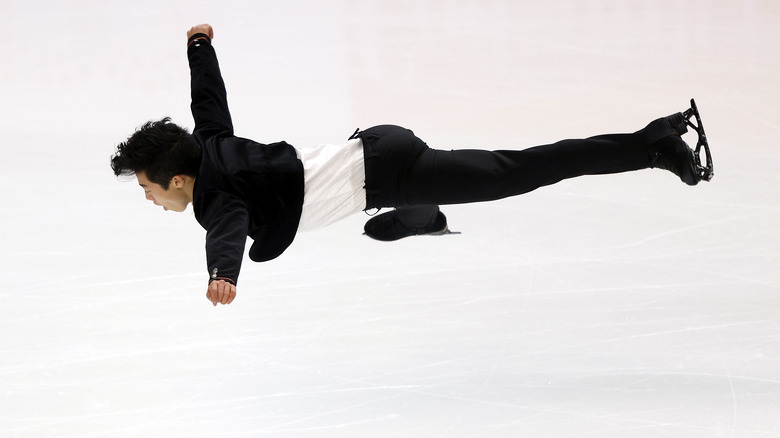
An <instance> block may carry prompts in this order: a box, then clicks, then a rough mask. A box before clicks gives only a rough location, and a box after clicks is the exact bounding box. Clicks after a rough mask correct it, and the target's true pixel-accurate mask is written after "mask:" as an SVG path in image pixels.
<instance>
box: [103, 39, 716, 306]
mask: <svg viewBox="0 0 780 438" xmlns="http://www.w3.org/2000/svg"><path fill="white" fill-rule="evenodd" d="M213 38H214V31H213V29H212V27H211V26H209V25H208V24H203V25H198V26H195V27H193V28H191V29H190V30H189V31H188V32H187V44H188V48H187V55H188V59H189V64H190V72H191V91H192V104H191V109H192V115H193V118H194V120H195V129H194V130H193V132H192V134H189V133H188V132H187V131H186V130H185V129H183V128H181V127H179V126H177V125H175V124H173V123H170V120H169V119H167V118H166V119H163V120H160V121H155V122H148V123H146V124H145V125H143V126H142V127H141V128H139V129H138V130H137V131H136V132H135V133H134V134H133V135H131V136H130V137H129V138H128V140H127V141H126V142H123V143H121V144H119V145H118V146H117V151H116V154H115V155H114V156H113V157H112V160H111V167H112V169H113V170H114V173H115V174H116V175H117V176H119V175H135V176H136V178H137V180H138V183H139V185H140V186H141V187H142V188H143V189H144V192H145V193H146V198H147V199H149V200H150V201H152V202H154V203H155V205H159V206H162V207H163V208H164V209H165V210H172V211H178V212H181V211H184V210H185V209H186V208H187V206H188V205H189V204H192V205H193V210H194V213H195V218H196V219H197V220H198V222H199V223H200V224H201V225H202V226H203V228H205V229H206V231H207V233H206V258H207V264H208V272H209V275H210V278H209V285H208V288H207V293H206V297H207V299H208V300H209V301H211V302H212V304H213V305H214V306H216V305H217V304H219V303H221V304H230V303H231V302H232V301H233V300H234V299H235V297H236V284H237V282H238V274H239V271H240V268H241V261H242V259H243V254H244V246H245V243H246V237H247V236H249V237H251V238H252V240H253V241H254V243H253V244H252V246H251V248H250V249H249V257H250V259H251V260H253V261H256V262H262V261H266V260H271V259H273V258H276V257H278V256H279V255H280V254H282V252H284V250H285V249H286V248H287V247H288V246H289V245H290V244H291V243H292V241H293V239H294V238H295V235H296V233H297V232H298V231H300V230H307V229H314V228H317V227H321V226H324V225H327V224H329V223H332V222H334V221H337V220H339V219H341V218H343V217H346V216H348V215H350V214H353V213H356V212H359V211H362V210H371V209H379V208H385V207H395V208H396V209H395V210H393V211H390V212H388V213H384V214H382V215H379V216H376V217H374V218H372V219H371V220H369V221H368V222H367V223H366V226H365V232H366V234H367V235H369V236H370V237H373V238H376V239H379V240H397V239H399V238H402V237H406V236H410V235H415V234H442V233H445V232H447V221H446V218H445V217H444V215H443V214H442V213H441V212H440V211H439V207H438V206H439V205H442V204H458V203H468V202H479V201H488V200H495V199H501V198H505V197H508V196H515V195H518V194H521V193H526V192H529V191H531V190H534V189H536V188H538V187H542V186H545V185H549V184H554V183H556V182H559V181H561V180H563V179H566V178H572V177H576V176H581V175H595V174H607V173H617V172H627V171H633V170H639V169H646V168H653V167H654V168H661V169H665V170H669V171H671V172H673V173H674V174H676V175H677V176H678V177H680V179H681V180H682V181H683V182H685V183H687V184H689V185H696V184H698V183H699V182H700V181H701V180H707V181H708V180H709V179H710V178H712V160H711V157H710V155H709V147H708V145H707V143H706V137H705V136H704V131H703V128H702V126H701V120H700V118H699V115H698V111H697V110H696V106H695V103H694V102H693V101H691V104H692V108H691V109H690V110H688V111H686V112H685V113H684V114H683V113H677V114H673V115H671V116H668V117H664V118H659V119H657V120H654V121H653V122H651V123H650V124H649V125H647V126H646V127H645V128H643V129H641V130H639V131H637V132H635V133H633V134H609V135H602V136H597V137H591V138H587V139H581V140H563V141H560V142H557V143H555V144H551V145H546V146H537V147H534V148H530V149H526V150H522V151H492V152H491V151H484V150H458V151H443V150H435V149H431V148H429V147H428V146H427V145H426V144H425V143H424V142H423V141H422V140H420V139H419V138H417V137H416V136H414V134H413V133H412V132H411V131H409V130H408V129H404V128H401V127H398V126H392V125H383V126H375V127H372V128H369V129H367V130H365V131H356V132H355V133H354V134H353V135H352V136H351V137H350V138H349V140H348V141H347V143H346V145H343V146H333V145H323V146H320V147H318V148H315V149H310V150H297V149H296V148H294V147H293V146H291V145H289V144H287V143H286V142H277V143H271V144H260V143H257V142H254V141H252V140H249V139H244V138H239V137H236V136H234V134H233V124H232V120H231V117H230V112H229V110H228V104H227V97H226V91H225V85H224V83H223V81H222V77H221V74H220V70H219V64H218V62H217V57H216V52H215V51H214V48H213V47H212V44H211V41H212V39H213ZM693 116H695V117H696V121H697V122H698V124H697V125H694V124H693V123H692V122H691V121H690V119H691V118H692V117H693ZM688 126H691V127H693V128H694V129H696V131H697V132H698V133H699V143H698V144H697V148H696V151H695V152H694V151H693V150H691V149H690V148H689V147H688V145H687V144H686V143H685V142H684V141H683V140H682V138H681V137H680V136H681V135H682V134H683V133H685V132H687V127H688ZM702 147H703V148H704V150H705V152H706V161H705V163H704V164H705V165H702V163H701V160H700V149H701V148H702Z"/></svg>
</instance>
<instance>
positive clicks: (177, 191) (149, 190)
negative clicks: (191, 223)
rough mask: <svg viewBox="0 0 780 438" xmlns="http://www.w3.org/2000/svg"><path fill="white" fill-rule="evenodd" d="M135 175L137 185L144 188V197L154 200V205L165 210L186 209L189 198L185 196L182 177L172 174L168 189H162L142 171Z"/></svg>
mask: <svg viewBox="0 0 780 438" xmlns="http://www.w3.org/2000/svg"><path fill="white" fill-rule="evenodd" d="M135 177H136V178H137V179H138V185H140V186H141V188H143V189H144V193H146V199H148V200H150V201H152V202H154V205H159V206H160V207H162V208H163V209H164V210H165V211H169V210H170V211H184V210H186V209H187V205H188V204H189V203H190V200H191V198H189V197H188V196H187V193H186V190H184V187H185V181H184V179H183V178H182V177H180V176H178V175H177V176H174V177H173V179H171V183H170V184H169V185H168V190H165V189H163V188H162V186H161V185H159V184H156V183H153V182H151V181H149V179H148V178H147V177H146V173H144V172H138V173H136V175H135Z"/></svg>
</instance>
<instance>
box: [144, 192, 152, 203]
mask: <svg viewBox="0 0 780 438" xmlns="http://www.w3.org/2000/svg"><path fill="white" fill-rule="evenodd" d="M146 200H147V201H152V202H154V196H152V194H151V193H146Z"/></svg>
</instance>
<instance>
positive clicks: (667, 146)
mask: <svg viewBox="0 0 780 438" xmlns="http://www.w3.org/2000/svg"><path fill="white" fill-rule="evenodd" d="M693 117H695V118H696V124H693V123H692V122H691V118H693ZM688 127H691V128H693V129H694V130H696V132H697V134H698V136H699V139H698V141H697V143H696V149H695V150H693V149H691V148H690V147H689V146H688V144H687V143H685V141H684V140H683V139H682V137H681V135H683V134H685V133H686V132H688ZM645 132H646V135H647V139H648V144H650V146H649V147H648V158H649V161H650V167H652V168H660V169H665V170H668V171H670V172H672V173H674V174H675V175H677V176H678V177H680V179H681V180H682V181H683V182H684V183H686V184H688V185H691V186H695V185H696V184H698V183H699V181H701V180H704V181H709V180H711V179H712V176H713V175H714V172H713V166H712V155H710V148H709V144H708V143H707V136H706V134H705V133H704V127H703V126H702V124H701V117H700V116H699V111H698V109H697V108H696V102H695V101H694V100H693V99H691V108H690V109H689V110H687V111H685V112H684V113H677V114H672V115H671V116H668V117H664V118H661V119H658V120H655V121H653V122H651V123H650V124H649V125H648V126H647V128H645ZM702 149H703V150H704V154H705V161H704V163H702V160H701V152H702Z"/></svg>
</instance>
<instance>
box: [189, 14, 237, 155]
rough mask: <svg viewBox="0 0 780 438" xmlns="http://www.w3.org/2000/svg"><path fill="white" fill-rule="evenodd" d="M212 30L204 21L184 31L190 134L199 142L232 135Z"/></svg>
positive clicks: (231, 123)
mask: <svg viewBox="0 0 780 438" xmlns="http://www.w3.org/2000/svg"><path fill="white" fill-rule="evenodd" d="M213 37H214V29H213V28H212V27H211V26H210V25H208V24H199V25H197V26H193V27H192V28H190V30H189V31H187V58H188V60H189V63H190V89H191V94H192V103H191V105H190V108H191V110H192V117H193V119H195V129H194V130H193V131H192V134H193V135H194V136H195V137H196V138H198V139H199V140H201V141H206V140H207V139H208V138H211V137H215V136H224V135H232V134H233V121H232V120H231V118H230V110H229V109H228V102H227V91H225V82H224V81H223V80H222V73H221V72H220V70H219V62H218V61H217V54H216V52H215V51H214V47H212V45H211V39H212V38H213Z"/></svg>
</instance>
